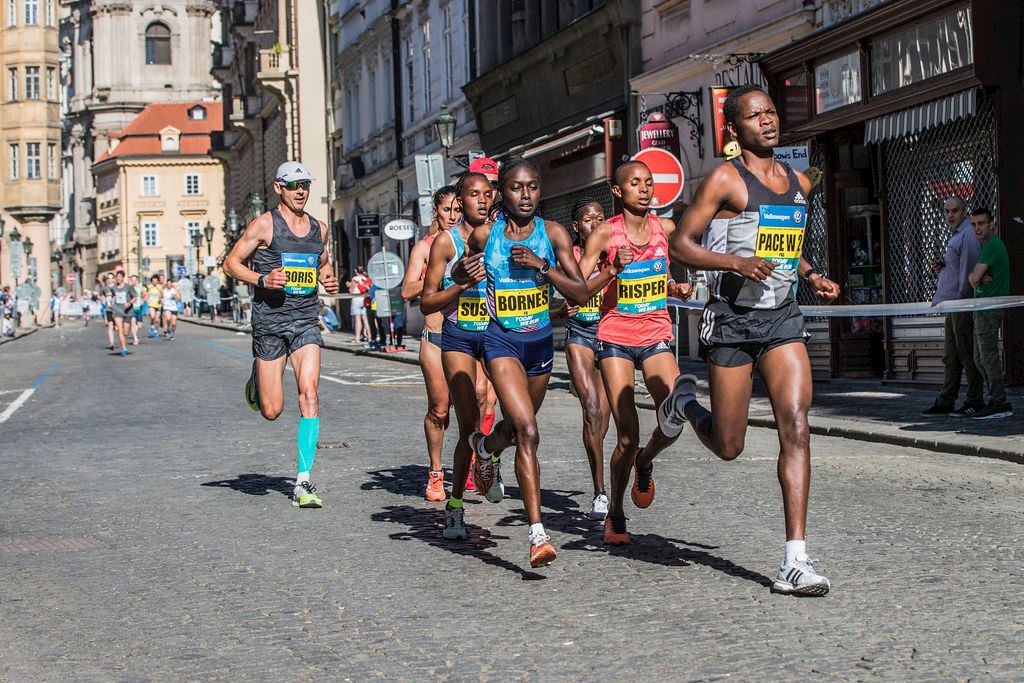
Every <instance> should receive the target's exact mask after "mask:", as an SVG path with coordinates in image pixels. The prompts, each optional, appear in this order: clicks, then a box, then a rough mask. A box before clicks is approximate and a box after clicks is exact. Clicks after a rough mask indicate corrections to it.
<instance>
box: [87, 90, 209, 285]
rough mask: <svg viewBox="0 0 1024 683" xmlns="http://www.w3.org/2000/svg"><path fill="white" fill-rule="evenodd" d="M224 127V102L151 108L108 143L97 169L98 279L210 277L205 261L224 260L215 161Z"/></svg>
mask: <svg viewBox="0 0 1024 683" xmlns="http://www.w3.org/2000/svg"><path fill="white" fill-rule="evenodd" d="M221 121H222V112H221V103H219V102H183V103H171V104H151V105H149V106H148V107H146V108H145V109H143V110H142V112H141V113H140V114H139V115H138V116H136V117H135V118H134V119H133V120H132V122H131V123H129V124H128V126H127V127H126V128H125V129H124V131H123V132H122V133H120V134H119V135H117V136H116V137H113V138H111V140H110V147H109V149H108V150H107V151H106V152H105V153H104V154H103V155H102V156H100V157H99V159H97V160H96V163H95V164H94V165H93V168H92V172H93V177H94V181H95V186H96V200H97V201H96V227H97V236H96V241H97V253H98V259H99V263H98V268H99V275H100V276H102V275H103V274H104V273H109V272H113V271H114V270H116V269H124V270H125V272H127V273H129V274H132V275H139V276H140V278H142V279H145V278H147V277H149V276H150V275H154V274H160V273H163V274H166V275H167V276H168V277H170V278H172V279H177V278H178V277H180V276H182V275H183V274H185V273H188V274H192V273H197V272H198V273H201V274H206V273H207V271H208V267H207V266H205V265H204V260H205V258H204V257H212V258H216V255H220V254H222V253H223V252H224V249H225V245H226V244H227V235H226V233H225V231H224V230H222V222H221V221H222V220H223V217H224V171H223V168H222V166H221V163H220V162H219V161H218V160H217V159H214V158H213V156H211V154H210V139H211V135H212V134H213V133H214V132H216V131H219V130H221ZM207 223H211V224H212V225H213V226H214V228H215V229H214V232H213V235H214V238H213V241H212V243H211V242H205V243H204V244H203V245H202V246H200V245H198V244H197V240H196V239H195V236H196V235H197V234H198V233H200V232H201V231H202V230H203V229H204V228H205V227H206V225H207Z"/></svg>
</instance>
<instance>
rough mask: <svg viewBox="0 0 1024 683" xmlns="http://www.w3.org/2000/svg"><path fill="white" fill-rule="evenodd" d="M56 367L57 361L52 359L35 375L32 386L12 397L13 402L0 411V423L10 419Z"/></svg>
mask: <svg viewBox="0 0 1024 683" xmlns="http://www.w3.org/2000/svg"><path fill="white" fill-rule="evenodd" d="M56 367H57V361H53V362H52V363H50V367H48V368H46V370H44V371H43V373H42V374H41V375H39V376H38V377H36V381H35V382H32V386H30V387H29V388H28V389H26V390H25V391H23V392H21V395H20V396H18V398H16V399H14V402H13V403H11V405H9V406H7V410H5V411H4V412H2V413H0V424H3V423H4V422H7V421H8V420H9V419H11V415H14V413H15V412H17V410H18V408H20V407H22V406H23V405H25V401H27V400H28V399H29V398H30V397H31V396H32V394H34V393H36V389H38V388H39V387H41V386H43V382H45V381H46V378H47V377H49V376H50V373H51V372H53V371H54V370H55V369H56Z"/></svg>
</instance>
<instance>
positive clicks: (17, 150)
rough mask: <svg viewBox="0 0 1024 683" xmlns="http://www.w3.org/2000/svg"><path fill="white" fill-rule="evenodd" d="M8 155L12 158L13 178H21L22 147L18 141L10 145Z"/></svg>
mask: <svg viewBox="0 0 1024 683" xmlns="http://www.w3.org/2000/svg"><path fill="white" fill-rule="evenodd" d="M7 150H8V155H9V158H10V160H11V169H10V170H11V180H18V179H20V178H21V147H20V146H19V145H18V143H16V142H15V143H14V144H12V145H8V147H7Z"/></svg>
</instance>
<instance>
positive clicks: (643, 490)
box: [630, 451, 654, 508]
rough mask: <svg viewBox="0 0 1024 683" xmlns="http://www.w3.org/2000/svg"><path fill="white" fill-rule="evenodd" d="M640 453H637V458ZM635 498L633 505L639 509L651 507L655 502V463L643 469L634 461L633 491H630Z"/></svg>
mask: <svg viewBox="0 0 1024 683" xmlns="http://www.w3.org/2000/svg"><path fill="white" fill-rule="evenodd" d="M639 455H640V451H637V456H639ZM630 496H631V497H632V498H633V505H636V506H637V507H638V508H646V507H650V506H651V503H653V502H654V463H653V462H652V463H651V464H650V465H648V466H647V467H645V468H643V469H641V468H640V467H638V466H637V464H636V458H634V459H633V490H632V491H630Z"/></svg>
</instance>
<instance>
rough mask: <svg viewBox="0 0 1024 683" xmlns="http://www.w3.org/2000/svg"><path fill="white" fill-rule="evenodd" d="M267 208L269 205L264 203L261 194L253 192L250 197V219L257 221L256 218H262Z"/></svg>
mask: <svg viewBox="0 0 1024 683" xmlns="http://www.w3.org/2000/svg"><path fill="white" fill-rule="evenodd" d="M266 206H267V204H266V202H264V201H263V197H260V193H259V192H253V193H252V195H250V197H249V218H250V219H252V220H256V218H258V217H259V216H262V215H263V210H264V209H265V208H266Z"/></svg>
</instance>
